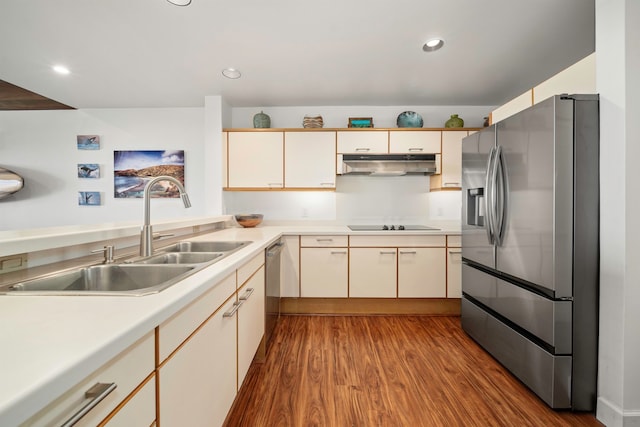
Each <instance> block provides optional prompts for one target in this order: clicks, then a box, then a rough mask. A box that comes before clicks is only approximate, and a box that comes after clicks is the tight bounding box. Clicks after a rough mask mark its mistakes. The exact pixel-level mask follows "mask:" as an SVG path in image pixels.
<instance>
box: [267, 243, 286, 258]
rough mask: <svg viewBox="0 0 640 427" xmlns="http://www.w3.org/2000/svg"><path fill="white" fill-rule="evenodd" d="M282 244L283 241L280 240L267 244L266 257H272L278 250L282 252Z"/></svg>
mask: <svg viewBox="0 0 640 427" xmlns="http://www.w3.org/2000/svg"><path fill="white" fill-rule="evenodd" d="M283 246H284V243H282V242H281V241H278V242H276V243H274V244H273V245H271V246H269V247H268V248H267V252H266V253H267V257H274V256H276V255H278V254H279V253H280V252H282V247H283Z"/></svg>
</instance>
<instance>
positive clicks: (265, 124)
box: [253, 111, 271, 128]
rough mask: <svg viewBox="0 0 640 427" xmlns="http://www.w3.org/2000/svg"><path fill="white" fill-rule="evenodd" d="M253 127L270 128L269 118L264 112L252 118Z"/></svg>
mask: <svg viewBox="0 0 640 427" xmlns="http://www.w3.org/2000/svg"><path fill="white" fill-rule="evenodd" d="M253 127H254V128H270V127H271V117H269V116H268V115H267V114H265V113H264V112H262V111H260V112H259V113H258V114H256V115H255V116H253Z"/></svg>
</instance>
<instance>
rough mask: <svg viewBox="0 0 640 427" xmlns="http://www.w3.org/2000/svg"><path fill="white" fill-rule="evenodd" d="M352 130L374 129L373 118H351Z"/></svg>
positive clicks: (350, 125)
mask: <svg viewBox="0 0 640 427" xmlns="http://www.w3.org/2000/svg"><path fill="white" fill-rule="evenodd" d="M349 127H350V128H372V127H373V117H349Z"/></svg>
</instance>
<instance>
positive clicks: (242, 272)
mask: <svg viewBox="0 0 640 427" xmlns="http://www.w3.org/2000/svg"><path fill="white" fill-rule="evenodd" d="M262 265H264V252H261V253H259V254H258V255H256V256H254V257H253V258H252V259H251V260H250V261H248V262H247V263H246V264H244V265H243V266H242V267H240V268H239V269H238V283H237V285H238V288H240V287H241V286H242V284H243V283H244V282H246V281H247V279H248V278H249V277H251V275H252V274H253V273H255V272H256V270H258V269H259V268H260V266H262Z"/></svg>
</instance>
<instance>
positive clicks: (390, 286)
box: [349, 247, 398, 298]
mask: <svg viewBox="0 0 640 427" xmlns="http://www.w3.org/2000/svg"><path fill="white" fill-rule="evenodd" d="M397 256H398V251H397V249H396V248H382V247H379V248H351V249H349V257H350V261H349V296H350V297H351V298H395V297H396V295H397V289H396V258H397Z"/></svg>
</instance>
